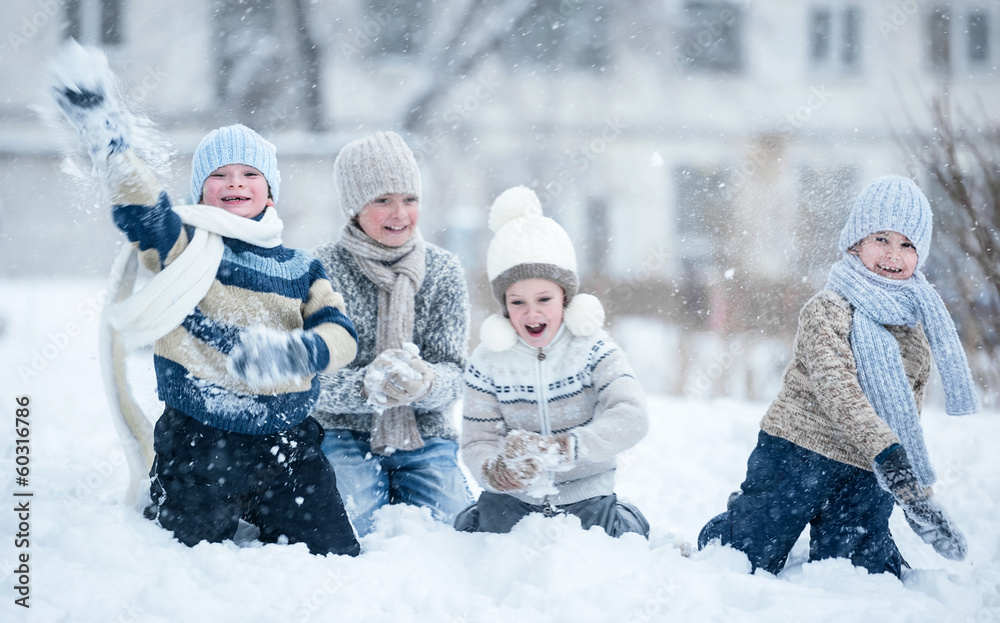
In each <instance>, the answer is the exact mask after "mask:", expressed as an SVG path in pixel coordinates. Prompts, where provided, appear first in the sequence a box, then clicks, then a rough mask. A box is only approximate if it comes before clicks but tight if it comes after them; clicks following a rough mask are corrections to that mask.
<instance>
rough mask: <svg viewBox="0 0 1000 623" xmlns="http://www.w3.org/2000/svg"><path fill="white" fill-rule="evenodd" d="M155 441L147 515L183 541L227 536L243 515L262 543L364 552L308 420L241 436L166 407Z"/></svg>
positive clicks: (319, 435)
mask: <svg viewBox="0 0 1000 623" xmlns="http://www.w3.org/2000/svg"><path fill="white" fill-rule="evenodd" d="M153 439H154V442H153V447H154V450H155V451H156V458H155V460H154V462H153V468H152V470H151V471H150V474H149V476H150V479H151V482H150V497H151V498H152V501H153V505H152V506H151V507H150V508H149V509H147V513H146V514H147V516H149V517H150V518H155V519H156V520H157V521H158V522H159V524H160V525H161V526H162V527H163V528H165V529H167V530H170V531H171V532H173V533H174V536H175V537H176V538H177V540H179V541H180V542H181V543H184V544H185V545H195V544H197V543H199V542H200V541H209V542H212V543H217V542H219V541H224V540H226V539H231V538H233V536H234V535H235V534H236V529H237V528H238V527H239V521H240V519H243V520H245V521H247V522H249V523H251V524H253V525H255V526H257V527H258V528H259V529H260V537H259V538H260V540H261V541H263V542H264V543H275V542H277V541H278V540H280V539H283V538H284V539H287V542H289V543H305V544H306V546H307V547H308V548H309V551H310V552H312V553H313V554H320V555H323V554H348V555H351V556H355V555H357V554H358V553H359V552H360V551H361V546H360V545H359V544H358V541H357V539H356V538H355V536H354V529H353V528H352V527H351V523H350V521H349V520H348V518H347V513H346V512H345V510H344V504H343V502H342V501H341V498H340V494H339V493H338V492H337V477H336V476H335V475H334V471H333V467H332V466H331V465H330V462H329V461H327V460H326V457H325V456H324V455H323V452H322V451H321V450H320V443H321V442H322V439H323V427H322V426H320V425H319V422H317V421H316V420H314V419H313V418H311V417H310V418H306V419H305V420H304V421H303V422H302V423H300V424H299V425H298V426H295V427H293V428H290V429H288V430H286V431H282V432H280V433H273V434H270V435H242V434H239V433H231V432H227V431H223V430H220V429H217V428H213V427H211V426H206V425H205V424H202V423H201V422H199V421H198V420H195V419H194V418H191V417H189V416H187V415H185V414H184V413H181V412H180V411H178V410H176V409H174V408H172V407H167V409H166V411H165V412H164V413H163V415H162V416H160V419H159V420H157V422H156V427H155V428H154V434H153Z"/></svg>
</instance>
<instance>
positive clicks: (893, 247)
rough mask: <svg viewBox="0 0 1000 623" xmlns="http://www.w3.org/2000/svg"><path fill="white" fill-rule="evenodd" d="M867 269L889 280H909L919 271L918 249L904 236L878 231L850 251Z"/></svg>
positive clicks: (892, 232) (863, 239)
mask: <svg viewBox="0 0 1000 623" xmlns="http://www.w3.org/2000/svg"><path fill="white" fill-rule="evenodd" d="M848 253H850V254H852V255H857V256H858V258H859V259H860V260H861V263H862V264H864V265H865V268H867V269H868V270H870V271H872V272H873V273H875V274H876V275H879V276H881V277H886V278H888V279H899V280H902V279H909V278H910V277H912V276H913V271H915V270H916V269H917V247H916V246H915V245H914V244H913V243H912V242H910V239H909V238H907V237H906V236H904V235H903V234H900V233H897V232H894V231H877V232H875V233H873V234H868V235H867V236H865V237H864V238H862V239H861V242H859V243H857V244H856V245H854V246H853V247H851V248H850V249H848Z"/></svg>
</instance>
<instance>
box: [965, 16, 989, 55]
mask: <svg viewBox="0 0 1000 623" xmlns="http://www.w3.org/2000/svg"><path fill="white" fill-rule="evenodd" d="M968 33H969V40H968V47H967V50H968V56H969V63H971V64H973V65H986V64H987V63H988V62H989V60H990V15H989V13H988V12H987V11H986V9H984V8H978V9H973V11H972V12H971V13H969V29H968Z"/></svg>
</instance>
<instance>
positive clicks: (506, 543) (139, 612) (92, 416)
mask: <svg viewBox="0 0 1000 623" xmlns="http://www.w3.org/2000/svg"><path fill="white" fill-rule="evenodd" d="M102 292H103V284H102V283H99V282H92V281H84V282H80V281H50V282H44V283H37V282H27V281H13V280H6V281H0V321H2V322H3V328H2V334H0V406H2V409H0V412H2V413H4V414H5V419H6V421H5V422H3V424H2V427H0V428H2V430H3V434H2V439H3V445H2V448H0V474H2V475H3V476H2V485H0V496H2V497H3V501H2V503H0V508H2V509H4V510H2V511H0V534H2V536H3V538H2V540H0V543H2V545H0V578H2V580H3V581H2V583H0V586H2V588H0V599H2V605H0V620H2V621H12V620H15V621H16V620H30V621H46V622H50V621H99V622H108V621H144V622H145V621H220V622H221V621H239V622H241V623H243V622H255V621H268V622H270V621H330V620H337V621H433V622H435V623H442V622H444V623H451V622H454V623H459V622H475V621H498V622H500V621H502V622H508V621H529V622H530V621H574V622H588V621H601V622H604V621H614V622H619V621H620V622H623V623H632V622H645V621H659V620H671V621H766V622H768V623H772V622H776V621H798V620H813V621H838V622H840V621H878V622H879V623H884V622H890V621H907V622H909V621H929V622H930V621H933V622H941V621H1000V538H998V537H1000V521H998V501H1000V469H997V467H998V465H1000V459H998V457H1000V414H997V413H995V412H994V413H985V414H981V415H976V416H971V417H967V418H949V417H947V416H946V415H944V413H943V412H941V411H939V410H935V409H933V408H932V409H930V410H928V412H927V413H925V429H926V432H927V441H928V445H929V447H930V450H931V454H932V458H933V459H934V462H935V465H936V467H937V471H938V474H939V484H938V485H937V487H936V489H937V491H938V495H939V496H940V499H941V501H942V503H943V504H944V505H945V507H946V508H947V509H948V510H949V511H950V512H951V513H952V515H953V516H954V517H955V519H956V520H957V522H958V523H959V525H960V526H961V527H962V528H963V529H964V530H965V533H966V536H967V537H968V540H969V552H970V553H969V557H968V559H967V560H966V561H965V562H963V563H955V562H950V561H947V560H945V559H943V558H941V557H939V556H937V555H936V554H935V553H934V552H933V550H932V549H931V548H930V547H929V546H926V545H924V544H923V543H922V542H921V541H920V540H919V539H918V538H917V537H916V536H915V535H914V534H913V533H912V532H911V531H910V530H909V528H908V527H907V525H906V522H905V521H904V520H903V518H902V516H901V515H899V513H898V511H897V513H896V515H894V516H893V520H892V528H893V532H894V534H895V535H896V539H897V542H898V543H899V547H900V550H901V551H902V553H903V555H904V557H905V558H906V559H907V560H908V561H909V563H910V564H911V565H912V567H913V570H911V571H909V572H907V573H906V575H905V577H904V579H903V581H902V582H901V581H899V580H897V579H896V578H895V577H892V576H888V575H878V576H871V575H868V574H867V573H866V572H864V571H862V570H859V569H855V568H853V567H852V566H851V565H850V564H849V563H848V562H846V561H843V560H828V561H823V562H819V563H811V564H803V561H804V559H805V557H806V554H807V552H806V548H805V545H806V542H805V541H800V542H799V544H798V545H797V547H796V549H795V550H794V552H793V556H792V560H791V561H790V564H789V565H788V567H787V568H786V570H785V571H784V572H783V573H782V574H781V575H779V576H777V577H775V576H771V575H768V574H764V573H760V574H757V575H749V574H748V573H747V570H748V568H749V564H748V562H747V560H746V557H745V556H743V555H742V554H740V553H738V552H735V551H733V550H731V549H726V548H717V547H713V548H709V549H707V550H705V551H703V552H696V553H694V554H693V555H691V556H690V557H685V556H683V555H682V553H681V548H680V547H679V546H680V544H682V543H690V542H693V541H694V540H695V538H696V536H697V533H698V530H699V529H700V527H701V526H702V524H703V523H704V522H705V521H706V520H707V519H708V518H710V517H711V516H712V515H714V514H715V513H717V512H719V511H720V510H722V507H723V505H724V503H725V499H726V496H727V495H728V493H729V492H730V491H731V490H733V489H734V488H736V487H737V486H738V485H739V483H740V481H741V479H742V476H743V474H744V470H745V466H746V458H747V456H748V454H749V452H750V450H751V448H752V447H753V444H754V442H755V439H756V432H757V423H758V420H759V418H760V416H761V414H762V412H763V410H764V408H765V407H766V404H753V403H746V402H737V401H726V400H718V401H710V402H709V401H689V400H686V399H682V398H671V397H664V396H651V397H650V408H651V419H652V427H651V430H650V434H649V436H648V437H647V438H646V439H645V440H644V441H642V442H641V443H640V444H639V445H638V446H637V447H636V448H634V449H633V450H632V451H630V452H629V453H627V454H626V455H625V456H624V457H623V460H622V461H621V466H620V469H619V472H618V492H619V495H620V496H622V497H623V498H626V499H629V500H631V501H632V502H634V503H636V504H637V505H638V506H639V507H640V508H641V509H642V510H643V511H644V512H645V514H646V516H647V517H648V518H649V520H650V523H651V525H652V534H651V537H650V540H649V541H648V542H647V541H645V540H643V539H641V538H639V537H637V536H634V535H628V536H626V537H624V538H622V539H619V540H614V539H610V538H608V537H607V536H606V535H605V534H604V533H603V532H600V531H590V532H584V531H582V530H581V529H580V528H579V524H578V523H577V524H576V525H574V522H573V520H572V519H560V518H557V519H553V520H544V519H542V518H541V517H532V518H528V519H527V520H525V521H524V522H522V524H520V525H518V526H517V527H516V528H515V529H514V531H513V533H511V534H509V535H481V534H476V535H471V534H458V533H456V532H454V531H453V530H452V529H451V528H450V527H448V526H445V525H441V524H438V523H435V522H434V521H432V520H431V519H430V517H429V515H428V514H427V513H426V512H423V511H421V510H418V509H414V508H409V507H392V508H388V509H386V510H385V511H384V512H382V514H381V517H380V526H379V529H378V530H377V531H376V532H375V533H374V534H372V535H370V536H369V537H367V538H365V539H364V540H363V541H362V547H363V553H362V555H361V556H360V557H358V558H346V557H324V558H321V557H316V556H311V555H310V554H308V553H307V551H306V548H305V546H303V545H296V546H281V545H266V546H263V545H261V544H260V543H255V542H249V543H243V544H242V546H237V545H236V544H234V543H224V544H215V545H209V544H201V545H199V546H197V547H194V548H187V547H184V546H182V545H180V544H179V543H177V542H176V541H173V540H172V539H171V537H170V535H169V534H168V533H166V532H165V531H163V530H161V529H160V528H158V527H156V526H155V525H154V524H152V523H150V522H148V521H146V520H144V519H142V518H141V517H140V515H139V514H137V513H136V512H135V511H134V510H132V509H131V508H128V507H127V506H126V505H125V504H124V502H123V493H124V489H125V484H126V482H127V469H126V466H125V464H124V458H123V456H122V454H121V451H120V450H119V444H118V440H117V438H116V436H115V433H114V430H113V428H112V425H111V421H110V419H109V417H108V415H107V411H106V406H105V398H104V394H103V390H102V386H101V378H100V372H99V369H98V361H97V338H96V329H97V316H96V310H97V309H98V308H99V307H100V305H101V296H102ZM643 355H645V356H646V357H647V358H648V356H649V355H650V353H643ZM662 356H664V357H670V356H671V355H670V353H664V354H663V355H662ZM637 358H639V357H638V355H637ZM140 381H142V380H141V379H140ZM139 387H140V389H141V391H144V392H146V393H147V395H148V389H149V388H151V387H152V385H151V384H149V385H148V386H145V387H144V386H142V383H141V382H140V385H139ZM25 395H26V396H29V397H30V409H31V414H30V416H29V420H30V423H31V426H30V437H29V438H30V470H31V471H30V476H29V479H30V480H29V486H28V487H20V486H17V485H16V483H15V472H14V470H15V467H16V461H15V457H16V455H15V444H14V435H15V433H14V428H15V409H16V408H17V405H16V404H15V399H16V397H17V396H25ZM26 491H30V492H32V493H33V494H34V495H33V497H31V498H27V499H30V518H29V519H28V521H27V523H28V524H29V525H28V529H29V533H30V537H29V541H30V545H29V547H27V548H25V547H17V546H16V537H15V534H16V533H17V532H18V530H19V524H20V519H19V518H18V517H17V513H16V512H14V511H13V509H14V507H15V505H16V503H17V502H19V501H22V500H24V499H26V498H21V497H15V496H14V493H18V492H26ZM23 527H24V526H21V528H23ZM23 553H27V554H29V555H30V558H29V562H28V563H27V564H28V567H29V573H28V574H27V576H28V577H27V578H21V575H22V574H18V573H14V571H15V569H16V568H17V567H18V565H20V564H22V563H20V562H19V561H18V559H17V556H18V555H19V554H23ZM23 580H25V581H27V583H28V585H29V587H30V599H29V603H30V605H31V608H30V609H29V610H25V609H23V608H21V607H19V606H17V605H15V599H17V598H18V597H20V595H19V594H18V592H17V591H16V590H15V586H16V585H18V584H20V583H22V581H23Z"/></svg>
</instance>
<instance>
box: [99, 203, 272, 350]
mask: <svg viewBox="0 0 1000 623" xmlns="http://www.w3.org/2000/svg"><path fill="white" fill-rule="evenodd" d="M173 211H174V212H175V213H176V214H177V215H178V216H180V217H181V221H183V222H184V223H185V224H188V225H193V226H194V227H195V233H194V236H192V238H191V240H190V241H189V242H188V246H187V247H186V248H185V249H184V251H183V252H182V253H181V254H180V255H179V256H178V257H177V259H175V260H174V261H173V262H171V263H170V264H168V265H166V266H165V267H164V268H163V270H161V271H160V272H159V273H157V274H156V275H154V276H153V278H152V279H150V281H149V282H148V283H147V284H146V285H145V286H144V287H143V288H142V289H141V290H140V291H138V292H136V293H135V294H133V295H132V296H130V297H128V298H127V299H125V300H124V301H121V302H119V303H114V304H112V307H111V310H110V311H111V317H110V320H111V324H112V325H113V326H114V327H115V328H116V329H118V330H119V331H121V332H122V334H123V336H124V341H125V346H126V347H127V348H137V347H139V346H144V345H146V344H150V343H152V342H155V341H156V340H158V339H160V338H161V337H163V336H164V335H166V334H167V333H170V332H171V331H173V330H174V329H175V328H177V327H178V326H180V324H181V323H182V322H183V321H184V319H185V318H186V317H187V316H188V314H190V313H191V312H192V311H193V310H194V308H195V307H196V306H197V305H198V303H199V302H200V301H201V299H203V298H205V295H206V294H208V290H209V288H211V287H212V282H213V281H214V280H215V277H216V274H217V273H218V272H219V263H220V262H221V261H222V254H223V252H224V251H225V244H224V243H223V241H222V238H223V237H226V238H235V239H237V240H242V241H243V242H246V243H247V244H252V245H255V246H258V247H264V248H268V249H270V248H274V247H276V246H278V245H280V244H281V231H282V229H283V228H284V223H282V222H281V219H280V218H278V214H277V212H276V211H275V210H274V208H265V211H264V216H263V217H262V218H261V219H260V220H259V221H255V220H253V219H249V218H245V217H242V216H236V215H235V214H231V213H229V212H227V211H226V210H223V209H222V208H216V207H213V206H206V205H181V206H174V207H173ZM133 248H134V245H128V246H127V247H126V251H124V252H134V251H133Z"/></svg>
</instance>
